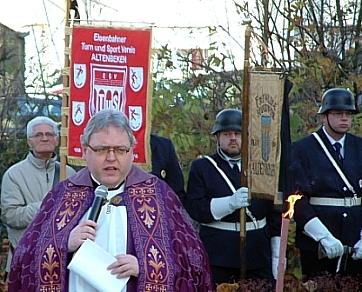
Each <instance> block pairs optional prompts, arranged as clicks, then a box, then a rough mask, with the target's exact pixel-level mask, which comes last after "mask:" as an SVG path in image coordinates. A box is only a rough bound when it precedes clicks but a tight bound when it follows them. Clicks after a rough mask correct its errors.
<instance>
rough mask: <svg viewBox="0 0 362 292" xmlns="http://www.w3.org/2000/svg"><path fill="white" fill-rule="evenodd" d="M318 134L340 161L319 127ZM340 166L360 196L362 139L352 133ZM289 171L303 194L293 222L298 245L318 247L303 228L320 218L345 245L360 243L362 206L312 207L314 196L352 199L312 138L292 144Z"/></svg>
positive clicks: (293, 181) (295, 188)
mask: <svg viewBox="0 0 362 292" xmlns="http://www.w3.org/2000/svg"><path fill="white" fill-rule="evenodd" d="M317 133H318V134H319V136H320V137H321V139H322V140H323V142H324V144H325V145H326V147H327V148H328V150H329V152H330V153H331V154H332V156H333V157H334V158H335V160H336V161H337V162H338V159H337V154H336V152H335V151H334V148H333V146H332V144H331V143H330V142H329V140H328V138H327V136H326V135H325V134H324V131H323V129H322V128H320V129H319V130H318V131H317ZM338 164H339V166H340V168H341V169H342V171H343V172H344V174H345V176H346V177H347V178H348V180H349V182H350V184H352V186H353V188H354V190H355V192H356V193H357V195H358V197H360V196H361V193H362V192H361V186H362V139H361V138H359V137H357V136H354V135H351V134H347V135H346V138H345V142H344V159H343V161H342V162H338ZM289 170H290V174H291V177H292V185H293V189H294V191H300V192H301V193H302V195H303V197H302V199H301V200H298V201H297V202H296V204H295V207H294V211H295V213H294V219H295V221H296V223H297V245H298V246H299V247H300V248H301V249H305V250H313V249H316V248H317V243H316V242H315V241H314V240H313V239H311V238H310V237H308V236H306V235H305V234H303V232H302V231H303V228H304V225H305V224H306V223H307V222H308V221H309V220H310V219H312V218H313V217H315V216H317V217H319V219H320V220H321V221H322V222H323V224H324V225H325V226H326V227H327V228H328V229H329V231H330V232H331V233H332V234H333V235H334V236H335V237H336V238H338V239H339V240H340V241H341V242H342V244H344V245H348V246H351V247H353V246H354V244H355V243H356V242H357V241H358V240H359V238H360V231H361V229H362V207H361V206H354V207H344V206H339V207H338V206H337V207H336V206H316V205H313V206H312V205H311V204H309V198H311V197H323V198H344V197H352V196H353V193H352V192H351V191H349V190H348V188H347V186H346V185H345V184H344V182H343V180H342V179H341V177H340V176H339V174H338V172H337V171H336V169H335V168H334V167H333V165H332V163H331V162H330V161H329V159H328V158H327V156H326V154H325V152H324V151H323V149H322V148H321V146H320V144H319V143H318V141H317V140H316V139H315V138H314V137H313V136H312V135H310V136H308V137H306V138H303V139H301V140H299V141H297V142H295V143H293V145H292V159H291V165H290V168H289Z"/></svg>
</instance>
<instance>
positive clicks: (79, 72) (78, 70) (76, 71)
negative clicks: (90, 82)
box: [73, 63, 87, 88]
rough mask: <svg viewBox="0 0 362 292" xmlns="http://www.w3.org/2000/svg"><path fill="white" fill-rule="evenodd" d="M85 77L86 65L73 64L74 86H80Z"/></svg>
mask: <svg viewBox="0 0 362 292" xmlns="http://www.w3.org/2000/svg"><path fill="white" fill-rule="evenodd" d="M86 77H87V67H86V65H85V64H75V63H74V66H73V81H74V86H75V87H77V88H82V87H83V86H84V84H85V81H86V79H87V78H86Z"/></svg>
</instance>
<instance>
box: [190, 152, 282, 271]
mask: <svg viewBox="0 0 362 292" xmlns="http://www.w3.org/2000/svg"><path fill="white" fill-rule="evenodd" d="M211 157H212V158H213V159H214V160H215V161H216V163H217V164H218V166H219V167H220V168H221V169H222V170H223V171H224V172H225V174H226V175H227V176H228V178H229V179H230V181H231V182H232V184H233V185H234V187H235V189H238V188H239V187H240V186H241V185H240V173H239V174H238V173H235V172H234V171H233V170H232V169H231V167H230V166H229V164H228V162H226V161H225V160H223V159H221V157H220V156H219V155H218V154H213V155H212V156H211ZM230 195H232V191H231V190H230V188H229V186H228V185H227V183H226V182H225V180H224V179H223V178H222V176H221V175H220V174H219V172H218V171H217V170H216V168H215V167H214V166H213V165H212V164H211V163H210V161H208V160H207V159H206V158H201V159H197V160H195V161H193V162H192V164H191V168H190V174H189V180H188V185H187V196H186V201H185V202H186V203H185V206H186V209H187V210H188V212H189V214H190V215H191V217H192V218H193V219H194V220H196V221H198V222H200V223H211V222H214V221H216V220H215V219H214V217H213V216H212V214H211V211H210V202H211V199H212V198H218V197H225V196H230ZM248 208H249V210H250V211H251V212H252V214H253V215H254V217H256V219H257V220H260V219H263V218H264V217H267V222H268V224H267V226H266V227H264V228H262V229H258V230H252V231H248V232H247V235H246V264H247V269H258V268H262V267H268V266H270V237H271V236H277V235H279V230H280V229H278V227H279V228H280V225H278V218H280V214H279V215H278V214H277V213H275V212H274V206H273V202H272V201H268V200H262V199H252V200H251V206H249V207H248ZM246 218H247V221H248V222H251V219H250V218H248V216H246ZM221 221H224V222H240V212H239V210H236V211H235V212H234V213H232V214H230V215H228V216H226V217H224V218H222V219H221ZM200 236H201V239H202V241H203V243H204V245H205V248H206V250H207V252H208V254H209V259H210V263H211V265H216V266H221V267H230V268H238V267H240V234H239V232H237V231H227V230H220V229H216V228H211V227H207V226H203V225H202V224H201V226H200Z"/></svg>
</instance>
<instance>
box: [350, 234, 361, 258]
mask: <svg viewBox="0 0 362 292" xmlns="http://www.w3.org/2000/svg"><path fill="white" fill-rule="evenodd" d="M352 259H354V260H361V259H362V230H361V233H360V240H358V241H357V243H356V244H355V245H354V253H353V254H352Z"/></svg>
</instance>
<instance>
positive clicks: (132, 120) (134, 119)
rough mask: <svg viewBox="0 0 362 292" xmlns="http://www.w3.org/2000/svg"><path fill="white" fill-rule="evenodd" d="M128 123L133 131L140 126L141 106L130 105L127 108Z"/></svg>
mask: <svg viewBox="0 0 362 292" xmlns="http://www.w3.org/2000/svg"><path fill="white" fill-rule="evenodd" d="M128 119H129V125H130V127H131V129H132V130H133V131H138V130H139V129H141V126H142V119H143V118H142V107H140V106H130V107H129V108H128Z"/></svg>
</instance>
